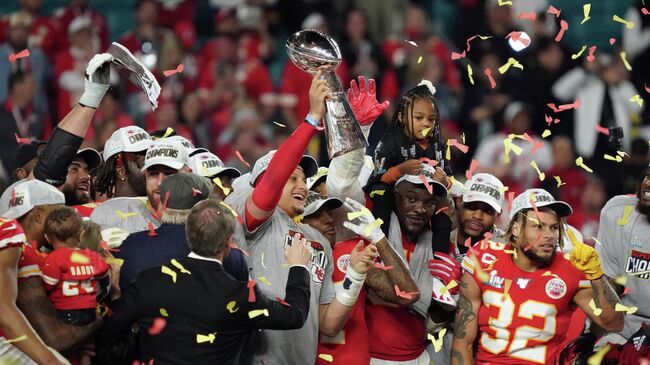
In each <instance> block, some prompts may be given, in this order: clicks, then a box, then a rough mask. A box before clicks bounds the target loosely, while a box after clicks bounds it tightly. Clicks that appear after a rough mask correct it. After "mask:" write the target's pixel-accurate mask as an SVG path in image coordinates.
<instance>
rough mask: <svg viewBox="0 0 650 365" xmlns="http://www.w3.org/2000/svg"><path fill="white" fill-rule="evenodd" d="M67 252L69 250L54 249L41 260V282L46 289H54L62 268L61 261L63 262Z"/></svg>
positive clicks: (59, 279) (59, 278)
mask: <svg viewBox="0 0 650 365" xmlns="http://www.w3.org/2000/svg"><path fill="white" fill-rule="evenodd" d="M69 252H70V251H69V250H54V251H53V252H52V253H50V254H49V255H48V256H47V257H46V258H45V260H43V261H41V263H40V267H41V273H42V274H43V284H45V289H46V290H47V291H50V290H52V289H54V288H55V287H56V285H57V284H58V283H59V281H61V276H62V275H61V274H62V270H63V268H62V267H61V263H62V262H65V258H64V256H66V255H65V254H66V253H69Z"/></svg>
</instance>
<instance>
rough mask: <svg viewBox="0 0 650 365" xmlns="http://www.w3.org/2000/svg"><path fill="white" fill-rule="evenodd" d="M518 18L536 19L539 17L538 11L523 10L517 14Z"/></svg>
mask: <svg viewBox="0 0 650 365" xmlns="http://www.w3.org/2000/svg"><path fill="white" fill-rule="evenodd" d="M517 19H530V20H536V19H537V13H536V12H534V11H526V12H521V13H519V15H517Z"/></svg>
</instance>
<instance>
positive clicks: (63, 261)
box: [41, 247, 108, 310]
mask: <svg viewBox="0 0 650 365" xmlns="http://www.w3.org/2000/svg"><path fill="white" fill-rule="evenodd" d="M41 271H43V281H44V282H45V288H46V289H47V291H48V292H49V297H50V301H51V302H52V304H54V308H56V309H59V310H73V309H87V308H95V307H96V306H97V299H96V295H97V292H98V291H99V284H98V283H97V281H96V279H99V278H101V277H103V276H105V275H107V273H108V264H107V263H106V262H105V261H104V259H102V257H101V256H100V255H99V254H98V253H97V252H95V251H91V250H89V249H87V248H86V249H83V250H80V249H74V248H67V247H64V248H57V249H56V250H54V251H52V253H50V254H49V255H48V256H47V258H46V259H45V260H44V261H43V263H42V265H41Z"/></svg>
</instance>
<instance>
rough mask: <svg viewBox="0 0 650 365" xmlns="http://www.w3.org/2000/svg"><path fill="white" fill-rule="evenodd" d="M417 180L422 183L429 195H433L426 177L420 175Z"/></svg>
mask: <svg viewBox="0 0 650 365" xmlns="http://www.w3.org/2000/svg"><path fill="white" fill-rule="evenodd" d="M419 178H420V181H422V183H423V184H424V187H426V188H427V190H428V191H429V194H431V195H433V187H432V186H431V184H429V180H428V179H427V177H426V176H424V175H420V176H419Z"/></svg>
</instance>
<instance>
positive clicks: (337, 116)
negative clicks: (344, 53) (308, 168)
mask: <svg viewBox="0 0 650 365" xmlns="http://www.w3.org/2000/svg"><path fill="white" fill-rule="evenodd" d="M286 45H287V53H288V54H289V58H290V59H291V61H292V62H293V63H294V64H295V65H296V66H298V68H299V69H301V70H303V71H305V72H308V73H311V74H314V73H316V72H317V71H318V70H322V71H323V76H322V77H323V78H324V79H325V80H326V81H327V86H328V87H329V88H330V90H331V91H332V99H331V100H327V101H326V102H325V104H326V106H327V112H326V113H325V123H324V124H325V137H326V139H327V152H328V154H329V156H330V158H334V157H336V156H340V155H342V154H345V153H347V152H350V151H353V150H356V149H359V148H365V147H368V141H366V139H365V137H364V136H363V133H362V132H361V127H359V123H358V122H357V118H356V117H355V116H354V113H353V112H352V108H351V107H350V102H348V98H347V95H346V93H345V90H343V87H341V83H340V82H339V79H338V77H337V76H336V73H334V69H336V67H337V66H338V65H339V64H340V63H341V51H340V50H339V46H338V44H336V42H335V41H334V39H332V38H331V37H330V36H328V35H326V34H323V33H321V32H319V31H316V30H311V29H308V30H302V31H300V32H297V33H295V34H293V35H292V36H291V37H289V39H287V44H286Z"/></svg>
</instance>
